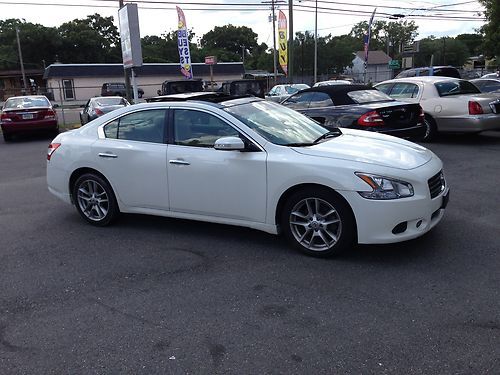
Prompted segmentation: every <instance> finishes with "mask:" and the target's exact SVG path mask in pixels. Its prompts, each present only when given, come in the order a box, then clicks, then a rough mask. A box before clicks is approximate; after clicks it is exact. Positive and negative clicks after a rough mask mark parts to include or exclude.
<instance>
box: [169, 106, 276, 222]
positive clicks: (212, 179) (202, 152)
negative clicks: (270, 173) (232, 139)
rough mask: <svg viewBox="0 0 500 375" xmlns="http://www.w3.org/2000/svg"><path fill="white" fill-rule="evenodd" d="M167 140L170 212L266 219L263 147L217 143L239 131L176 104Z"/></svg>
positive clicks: (256, 219) (215, 119)
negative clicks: (245, 149)
mask: <svg viewBox="0 0 500 375" xmlns="http://www.w3.org/2000/svg"><path fill="white" fill-rule="evenodd" d="M173 133H174V134H173V137H174V139H173V140H174V144H172V145H169V148H168V151H167V160H168V166H167V168H168V191H169V198H170V209H171V210H172V211H178V212H184V213H192V214H199V215H207V216H218V217H226V218H232V219H238V220H247V221H254V222H265V220H266V204H267V202H266V197H267V192H266V185H267V182H266V159H267V154H266V153H265V152H264V151H261V150H259V151H250V152H241V151H221V150H216V149H214V148H213V146H214V143H215V141H216V140H217V139H218V138H220V137H224V136H240V137H243V136H241V135H240V134H239V132H238V131H237V130H236V129H235V128H234V127H232V126H231V125H230V124H229V123H227V122H226V121H224V120H223V119H221V118H219V117H217V116H215V115H213V114H210V113H207V112H203V111H197V110H187V109H176V110H174V113H173Z"/></svg>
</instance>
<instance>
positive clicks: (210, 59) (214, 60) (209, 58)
mask: <svg viewBox="0 0 500 375" xmlns="http://www.w3.org/2000/svg"><path fill="white" fill-rule="evenodd" d="M205 64H207V65H215V64H217V57H215V56H206V57H205Z"/></svg>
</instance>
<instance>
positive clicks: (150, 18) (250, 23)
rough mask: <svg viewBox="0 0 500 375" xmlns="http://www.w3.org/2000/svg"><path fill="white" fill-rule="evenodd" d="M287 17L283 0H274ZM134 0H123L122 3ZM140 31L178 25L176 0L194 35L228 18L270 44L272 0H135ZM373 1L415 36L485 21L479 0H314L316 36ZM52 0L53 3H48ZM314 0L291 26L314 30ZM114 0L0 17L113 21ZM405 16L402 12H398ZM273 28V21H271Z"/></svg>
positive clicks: (21, 8)
mask: <svg viewBox="0 0 500 375" xmlns="http://www.w3.org/2000/svg"><path fill="white" fill-rule="evenodd" d="M273 1H274V2H275V3H276V6H275V9H276V15H277V12H278V9H281V10H283V12H284V13H285V14H286V16H287V18H288V3H287V1H288V0H273ZM129 2H130V3H132V2H134V1H126V0H125V3H129ZM135 3H137V4H138V7H139V26H140V33H141V37H144V36H146V35H161V34H163V33H166V32H169V31H172V30H174V29H176V28H177V13H176V10H175V6H176V5H178V6H180V7H181V8H182V9H183V11H184V14H185V16H186V22H187V26H188V29H193V31H194V32H195V34H196V37H202V36H203V34H205V33H207V32H208V31H210V30H212V29H213V28H214V27H215V26H224V25H227V24H232V25H234V26H247V27H250V28H252V29H253V31H254V32H256V33H257V34H258V42H259V43H266V44H267V45H269V46H271V45H272V43H273V40H272V22H270V20H271V19H272V18H271V17H270V14H271V5H270V4H271V0H268V1H266V0H183V1H175V0H137V1H135ZM374 3H376V5H377V11H376V15H375V20H384V21H391V20H393V19H390V18H389V17H390V16H391V15H394V14H397V15H399V19H403V20H404V19H407V20H414V21H415V23H416V24H417V25H418V26H419V30H418V32H419V35H418V37H417V39H421V38H425V37H428V36H430V35H434V36H436V37H442V36H456V35H458V34H462V33H473V32H474V30H475V29H477V28H479V27H481V25H483V24H484V21H481V20H470V18H480V17H481V16H480V15H479V14H478V11H480V10H481V9H483V8H482V6H481V5H480V4H479V2H478V1H467V0H426V1H418V0H411V1H403V0H399V1H393V0H378V1H376V2H374V1H373V0H318V1H317V6H318V13H317V16H318V21H317V28H318V34H319V35H320V36H325V35H328V34H331V35H332V36H335V35H342V34H346V33H348V32H349V31H350V30H351V28H352V26H353V25H354V24H356V23H358V22H360V21H368V19H369V18H370V14H371V12H372V11H373V10H374V5H373V4H374ZM52 4H53V5H52ZM315 5H316V0H293V6H294V15H293V23H294V32H298V31H302V32H304V31H310V32H312V33H314V29H315V14H316V9H315ZM118 6H119V1H118V0H0V20H5V19H8V18H22V19H25V20H26V21H27V22H32V23H38V24H41V25H44V26H55V27H57V26H60V25H61V24H62V23H64V22H68V21H71V20H73V19H76V18H80V19H81V18H86V17H87V16H88V15H91V14H94V13H99V14H100V15H101V16H104V17H108V16H113V17H114V19H115V24H116V25H117V27H118ZM401 16H404V18H401ZM276 28H277V23H276Z"/></svg>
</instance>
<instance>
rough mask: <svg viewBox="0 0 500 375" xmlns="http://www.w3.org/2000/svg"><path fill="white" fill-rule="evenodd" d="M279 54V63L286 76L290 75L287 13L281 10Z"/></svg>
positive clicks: (279, 18) (279, 19)
mask: <svg viewBox="0 0 500 375" xmlns="http://www.w3.org/2000/svg"><path fill="white" fill-rule="evenodd" d="M278 45H279V48H278V53H279V63H280V66H281V69H283V72H285V75H287V74H288V53H287V52H288V50H287V25H286V17H285V13H283V12H282V11H281V10H280V13H279V16H278Z"/></svg>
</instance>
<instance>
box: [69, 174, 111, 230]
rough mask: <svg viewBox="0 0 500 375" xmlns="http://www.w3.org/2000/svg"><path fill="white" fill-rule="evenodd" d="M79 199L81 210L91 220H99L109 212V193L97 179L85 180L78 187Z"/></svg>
mask: <svg viewBox="0 0 500 375" xmlns="http://www.w3.org/2000/svg"><path fill="white" fill-rule="evenodd" d="M77 201H78V206H79V207H80V210H81V211H82V212H83V214H84V215H85V216H86V217H87V218H88V219H90V220H93V221H99V220H102V219H104V218H105V217H106V215H107V214H108V210H109V200H108V194H107V193H106V190H104V188H103V187H102V185H101V184H99V183H98V182H97V181H94V180H85V181H83V182H82V183H81V184H80V186H79V187H78V194H77Z"/></svg>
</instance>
